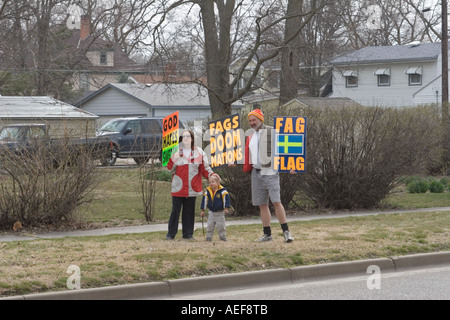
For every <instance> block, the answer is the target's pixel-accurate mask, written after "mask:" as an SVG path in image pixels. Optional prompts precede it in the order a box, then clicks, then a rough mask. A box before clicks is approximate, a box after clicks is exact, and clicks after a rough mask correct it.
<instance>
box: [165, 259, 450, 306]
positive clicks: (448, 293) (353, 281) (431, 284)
mask: <svg viewBox="0 0 450 320" xmlns="http://www.w3.org/2000/svg"><path fill="white" fill-rule="evenodd" d="M377 279H378V280H377ZM368 286H369V287H370V288H371V289H369V287H368ZM173 299H174V300H182V299H187V300H229V301H234V300H237V301H240V300H311V299H313V300H355V299H357V300H417V299H419V300H428V299H431V300H450V265H447V266H438V267H431V268H423V269H417V270H407V271H403V272H390V273H386V274H381V275H380V277H379V278H377V277H375V276H374V275H372V274H365V275H361V276H356V275H354V276H351V277H337V278H333V279H326V280H319V281H310V282H306V283H294V284H284V285H279V286H268V287H258V288H251V289H237V290H234V291H226V292H209V293H207V294H197V295H189V294H187V295H176V296H174V297H173ZM199 305H201V304H199Z"/></svg>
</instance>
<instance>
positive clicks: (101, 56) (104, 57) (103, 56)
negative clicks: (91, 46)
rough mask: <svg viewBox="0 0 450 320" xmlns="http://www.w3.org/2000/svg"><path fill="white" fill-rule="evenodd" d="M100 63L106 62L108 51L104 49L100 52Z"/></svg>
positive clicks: (105, 63)
mask: <svg viewBox="0 0 450 320" xmlns="http://www.w3.org/2000/svg"><path fill="white" fill-rule="evenodd" d="M100 64H101V65H103V66H104V65H107V64H108V53H107V52H105V51H102V52H100Z"/></svg>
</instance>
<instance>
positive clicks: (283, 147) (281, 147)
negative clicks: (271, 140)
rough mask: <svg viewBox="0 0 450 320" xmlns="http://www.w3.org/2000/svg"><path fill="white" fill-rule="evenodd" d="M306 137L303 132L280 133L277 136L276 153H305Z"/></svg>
mask: <svg viewBox="0 0 450 320" xmlns="http://www.w3.org/2000/svg"><path fill="white" fill-rule="evenodd" d="M304 138H305V135H303V134H301V135H298V134H278V135H277V136H276V146H275V153H276V155H303V154H304Z"/></svg>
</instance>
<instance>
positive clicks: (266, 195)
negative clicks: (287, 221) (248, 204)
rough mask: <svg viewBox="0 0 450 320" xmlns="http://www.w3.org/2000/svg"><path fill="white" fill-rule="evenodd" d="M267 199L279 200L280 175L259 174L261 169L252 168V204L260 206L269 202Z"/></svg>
mask: <svg viewBox="0 0 450 320" xmlns="http://www.w3.org/2000/svg"><path fill="white" fill-rule="evenodd" d="M269 199H270V201H272V203H274V202H281V195H280V175H279V174H278V173H276V174H273V175H264V174H261V170H257V169H253V170H252V204H253V205H254V206H262V205H266V204H269Z"/></svg>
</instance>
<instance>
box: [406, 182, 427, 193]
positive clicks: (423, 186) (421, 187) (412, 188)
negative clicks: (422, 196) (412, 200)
mask: <svg viewBox="0 0 450 320" xmlns="http://www.w3.org/2000/svg"><path fill="white" fill-rule="evenodd" d="M406 188H407V190H408V192H409V193H426V192H427V191H428V188H429V185H428V182H427V181H425V180H424V179H415V180H413V181H411V182H410V183H408V185H407V186H406Z"/></svg>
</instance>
